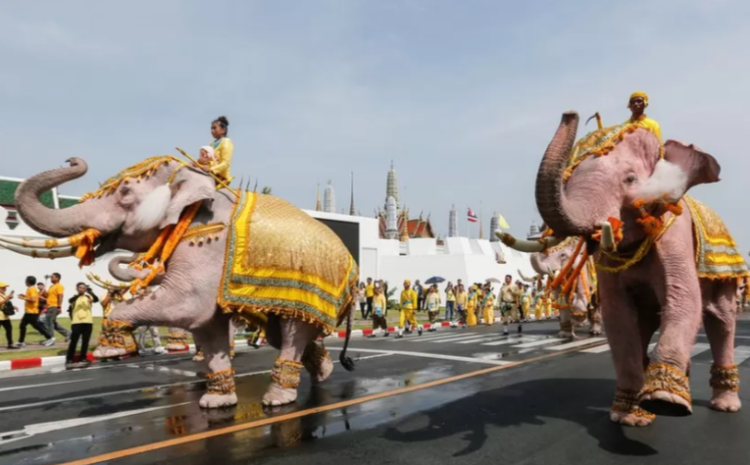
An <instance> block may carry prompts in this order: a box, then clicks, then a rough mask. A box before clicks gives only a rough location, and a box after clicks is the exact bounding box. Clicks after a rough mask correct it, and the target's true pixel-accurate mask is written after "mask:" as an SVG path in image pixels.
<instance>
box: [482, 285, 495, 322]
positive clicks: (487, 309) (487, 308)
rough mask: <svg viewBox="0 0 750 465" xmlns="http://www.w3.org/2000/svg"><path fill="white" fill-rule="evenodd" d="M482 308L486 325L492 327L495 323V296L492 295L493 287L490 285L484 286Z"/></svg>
mask: <svg viewBox="0 0 750 465" xmlns="http://www.w3.org/2000/svg"><path fill="white" fill-rule="evenodd" d="M481 307H482V310H483V316H484V324H485V325H487V326H492V325H493V324H494V323H495V295H494V294H493V293H492V286H491V285H490V283H487V284H485V285H484V292H483V295H482V306H481Z"/></svg>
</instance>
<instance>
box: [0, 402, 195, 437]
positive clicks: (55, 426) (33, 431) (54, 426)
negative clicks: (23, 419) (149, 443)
mask: <svg viewBox="0 0 750 465" xmlns="http://www.w3.org/2000/svg"><path fill="white" fill-rule="evenodd" d="M192 403H193V402H182V403H180V404H172V405H164V406H162V407H148V408H142V409H138V410H130V411H127V412H117V413H110V414H108V415H99V416H94V417H86V418H72V419H70V420H61V421H51V422H48V423H37V424H34V425H28V426H25V427H24V428H23V429H22V430H19V431H8V432H6V433H0V438H2V439H0V444H7V443H9V442H14V441H20V440H22V439H28V438H30V437H32V436H36V435H37V434H43V433H51V432H53V431H59V430H63V429H68V428H75V427H77V426H83V425H88V424H91V423H98V422H100V421H107V420H115V419H117V418H122V417H129V416H131V415H139V414H141V413H147V412H153V411H154V410H161V409H165V408H171V407H179V406H181V405H187V404H192Z"/></svg>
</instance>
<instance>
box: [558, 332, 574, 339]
mask: <svg viewBox="0 0 750 465" xmlns="http://www.w3.org/2000/svg"><path fill="white" fill-rule="evenodd" d="M557 337H559V338H561V339H575V338H576V335H575V334H573V333H572V332H570V331H564V330H560V332H559V333H557Z"/></svg>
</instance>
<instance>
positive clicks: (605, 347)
mask: <svg viewBox="0 0 750 465" xmlns="http://www.w3.org/2000/svg"><path fill="white" fill-rule="evenodd" d="M608 350H609V344H602V345H600V346H597V347H592V348H590V349H584V350H582V351H581V352H583V353H585V354H601V353H602V352H607V351H608Z"/></svg>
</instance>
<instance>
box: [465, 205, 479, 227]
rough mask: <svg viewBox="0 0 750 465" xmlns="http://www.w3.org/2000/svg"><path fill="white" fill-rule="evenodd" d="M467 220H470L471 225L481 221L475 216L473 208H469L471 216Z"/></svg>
mask: <svg viewBox="0 0 750 465" xmlns="http://www.w3.org/2000/svg"><path fill="white" fill-rule="evenodd" d="M467 219H468V220H469V223H476V222H477V221H479V219H478V218H477V215H475V214H474V211H473V210H472V209H471V208H469V216H468V218H467Z"/></svg>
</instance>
